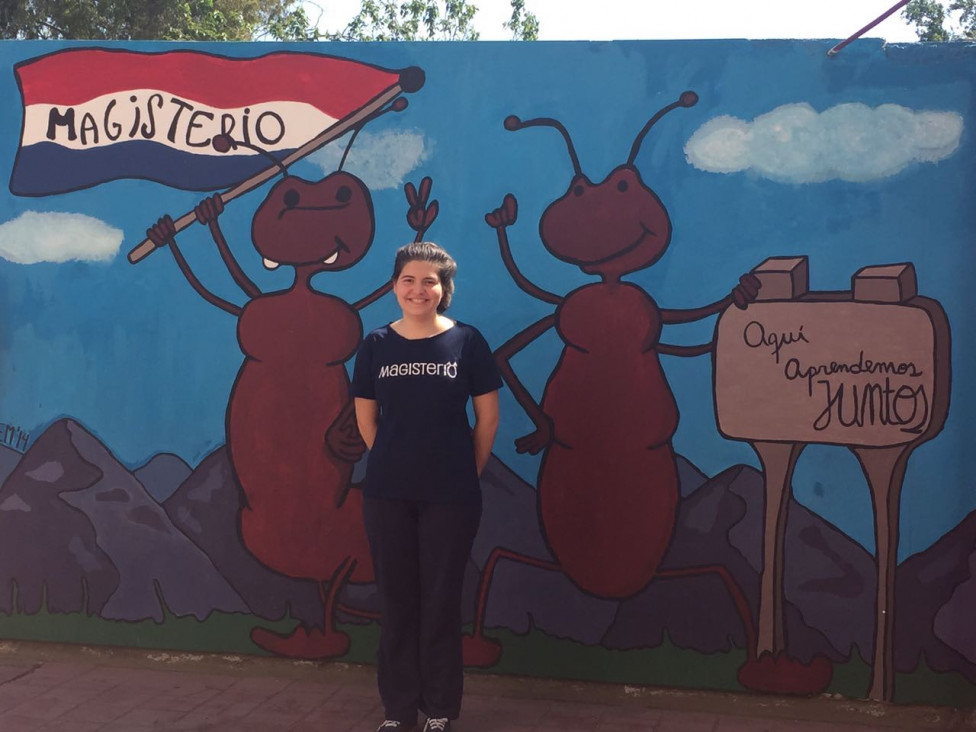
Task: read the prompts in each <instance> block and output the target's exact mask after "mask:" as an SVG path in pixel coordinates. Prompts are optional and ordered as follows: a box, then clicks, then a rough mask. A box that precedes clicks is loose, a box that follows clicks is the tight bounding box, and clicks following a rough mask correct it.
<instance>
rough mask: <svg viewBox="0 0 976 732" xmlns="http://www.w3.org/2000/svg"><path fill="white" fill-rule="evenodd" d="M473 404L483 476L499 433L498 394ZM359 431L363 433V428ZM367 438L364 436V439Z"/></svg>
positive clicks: (478, 460)
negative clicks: (496, 435)
mask: <svg viewBox="0 0 976 732" xmlns="http://www.w3.org/2000/svg"><path fill="white" fill-rule="evenodd" d="M356 401H357V402H358V401H359V400H358V399H357V400H356ZM471 403H472V404H473V406H474V430H473V431H472V433H471V439H472V440H473V441H474V461H475V465H477V467H478V475H481V471H482V470H484V469H485V465H486V464H487V462H488V457H489V456H490V455H491V446H492V445H493V444H495V433H496V432H497V431H498V392H497V391H490V392H488V393H487V394H480V395H478V396H476V397H474V398H473V399H472V400H471ZM357 412H358V404H357ZM359 429H360V431H362V427H360V428H359ZM365 438H366V435H365V434H364V435H363V439H365ZM368 443H369V440H367V444H368Z"/></svg>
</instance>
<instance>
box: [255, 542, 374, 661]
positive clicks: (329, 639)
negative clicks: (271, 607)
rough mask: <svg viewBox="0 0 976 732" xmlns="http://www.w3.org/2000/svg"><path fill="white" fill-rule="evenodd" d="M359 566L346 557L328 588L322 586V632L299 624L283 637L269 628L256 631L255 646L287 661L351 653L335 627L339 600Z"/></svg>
mask: <svg viewBox="0 0 976 732" xmlns="http://www.w3.org/2000/svg"><path fill="white" fill-rule="evenodd" d="M355 567H356V560H355V559H353V558H352V557H346V558H345V559H344V560H343V561H342V563H341V564H340V565H339V566H338V568H337V569H336V570H335V572H333V573H332V577H331V579H329V589H328V591H326V589H325V587H324V585H323V583H321V582H320V583H319V595H320V597H321V598H322V604H323V606H324V626H323V630H319V629H318V628H308V627H306V626H304V625H299V626H298V627H297V628H295V629H294V630H293V631H292V632H291V633H289V634H287V635H283V634H280V633H275V632H274V631H271V630H268V629H267V628H254V629H253V630H252V631H251V640H252V641H254V643H255V645H257V646H259V647H260V648H263V649H264V650H266V651H270V652H271V653H274V654H276V655H279V656H286V657H288V658H305V659H317V658H337V657H339V656H343V655H345V654H346V652H347V651H348V650H349V636H348V635H346V634H345V633H343V632H342V631H341V630H338V629H337V628H336V625H335V611H336V609H337V607H338V605H339V603H338V602H337V600H336V598H337V597H338V596H339V590H340V589H341V588H342V586H343V585H344V584H345V582H346V579H348V577H349V575H350V574H351V573H352V571H353V569H355Z"/></svg>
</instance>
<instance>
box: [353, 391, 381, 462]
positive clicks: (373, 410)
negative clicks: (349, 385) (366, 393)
mask: <svg viewBox="0 0 976 732" xmlns="http://www.w3.org/2000/svg"><path fill="white" fill-rule="evenodd" d="M355 404H356V424H357V425H359V434H360V435H362V437H363V442H365V443H366V447H368V448H369V449H370V450H372V449H373V441H374V440H375V439H376V428H377V426H378V425H379V419H380V407H379V404H377V403H376V400H375V399H361V398H360V397H356V399H355Z"/></svg>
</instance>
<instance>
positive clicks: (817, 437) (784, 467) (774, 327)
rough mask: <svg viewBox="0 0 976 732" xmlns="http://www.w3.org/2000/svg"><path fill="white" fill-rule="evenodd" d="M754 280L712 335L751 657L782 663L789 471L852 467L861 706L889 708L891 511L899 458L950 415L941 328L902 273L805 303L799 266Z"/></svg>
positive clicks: (764, 268) (778, 267) (894, 543)
mask: <svg viewBox="0 0 976 732" xmlns="http://www.w3.org/2000/svg"><path fill="white" fill-rule="evenodd" d="M753 274H755V275H756V276H757V277H759V279H760V281H761V282H762V289H761V290H760V296H759V299H758V300H757V302H755V303H752V304H751V305H749V307H748V308H746V309H745V310H739V309H737V308H729V309H728V310H727V311H726V312H725V313H723V314H722V316H721V317H720V318H719V321H718V323H717V325H716V348H715V364H714V365H715V368H714V373H713V378H714V389H715V408H716V417H717V420H718V427H719V431H720V432H721V433H722V434H723V435H724V436H726V437H728V438H730V439H734V440H745V441H748V442H749V443H751V444H752V446H753V448H754V449H755V450H756V452H757V454H758V455H759V458H760V461H761V462H762V466H763V475H764V483H765V495H766V505H765V515H764V537H763V569H762V581H761V591H760V601H759V623H758V635H757V646H758V647H757V649H756V651H757V655H758V654H761V653H763V652H770V653H778V652H780V651H783V650H785V648H784V645H785V633H784V627H783V622H784V621H783V564H784V556H783V549H784V538H785V533H786V521H787V511H788V505H789V495H790V492H789V491H790V485H791V481H792V475H793V469H794V467H795V465H796V461H797V459H798V458H799V456H800V453H801V452H802V450H803V448H804V447H805V446H806V445H807V444H809V443H820V444H830V445H843V446H846V447H847V448H849V449H850V450H851V451H852V452H853V453H854V454H855V456H856V457H857V459H858V461H859V462H860V464H861V467H862V469H863V471H864V474H865V477H866V479H867V482H868V486H869V488H870V490H871V493H872V498H873V504H874V511H875V516H874V519H875V539H876V562H877V567H878V588H877V601H876V607H875V611H876V615H875V645H874V657H873V659H874V663H873V672H872V680H871V689H870V692H869V697H870V698H872V699H876V700H884V701H890V700H891V698H892V695H893V685H894V684H893V681H894V667H893V662H892V641H893V628H894V622H893V620H894V618H893V610H894V575H895V568H896V565H897V551H898V507H899V500H900V497H901V486H902V481H903V479H904V475H905V466H906V464H907V462H908V458H909V456H910V454H911V452H912V450H914V449H915V447H917V446H918V445H920V444H921V443H923V442H925V441H927V440H930V439H931V438H932V437H934V436H935V435H936V434H938V432H939V431H940V430H941V429H942V426H943V424H944V423H945V418H946V414H947V411H948V406H949V387H950V363H949V344H950V338H949V323H948V320H947V319H946V316H945V312H944V311H943V310H942V307H941V306H940V305H939V304H938V303H937V302H936V301H934V300H931V299H929V298H925V297H920V296H918V295H917V293H916V284H915V283H916V280H915V270H914V267H913V266H912V265H911V264H893V265H882V266H872V267H865V268H863V269H861V270H859V271H858V272H856V273H855V274H854V275H853V277H852V278H851V285H852V286H851V290H850V291H845V292H809V290H808V267H807V259H806V257H776V258H771V259H768V260H766V261H765V262H763V263H762V264H760V265H759V266H758V267H756V268H755V269H754V270H753Z"/></svg>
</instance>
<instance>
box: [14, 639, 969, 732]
mask: <svg viewBox="0 0 976 732" xmlns="http://www.w3.org/2000/svg"><path fill="white" fill-rule="evenodd" d="M380 718H381V709H380V704H379V698H378V697H377V694H376V689H375V684H374V680H373V671H372V669H371V668H369V667H363V666H352V665H348V664H341V663H322V664H319V663H309V662H293V661H287V660H283V659H256V658H252V657H243V656H216V655H215V656H207V655H197V654H188V653H167V652H161V651H135V650H112V649H106V648H86V647H80V646H55V645H47V644H40V643H19V642H18V643H0V732H150V731H152V732H162V731H164V730H165V731H167V732H169V731H170V730H172V731H173V732H179V731H190V730H192V731H195V732H372V731H373V730H374V729H375V728H376V726H377V724H378V723H379V721H380ZM455 730H456V731H457V732H555V731H556V730H580V731H592V732H606V731H608V730H620V731H621V732H635V731H637V730H646V731H648V732H832V731H835V730H837V731H840V732H869V731H870V730H888V732H891V731H892V730H959V731H962V730H976V710H953V709H948V708H942V707H904V706H897V707H896V706H890V705H881V704H872V703H868V702H859V701H851V700H842V699H840V700H839V699H830V698H824V697H821V698H816V699H790V698H781V697H766V696H751V695H743V694H739V695H736V694H718V693H704V692H686V691H674V690H665V689H651V688H635V687H624V686H616V685H609V684H589V683H586V684H583V683H568V682H553V681H545V680H536V679H519V678H512V677H499V676H489V675H480V674H479V675H472V676H470V677H469V678H468V681H467V692H466V695H465V702H464V710H463V716H462V718H461V720H460V721H459V722H458V723H456V725H455Z"/></svg>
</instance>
